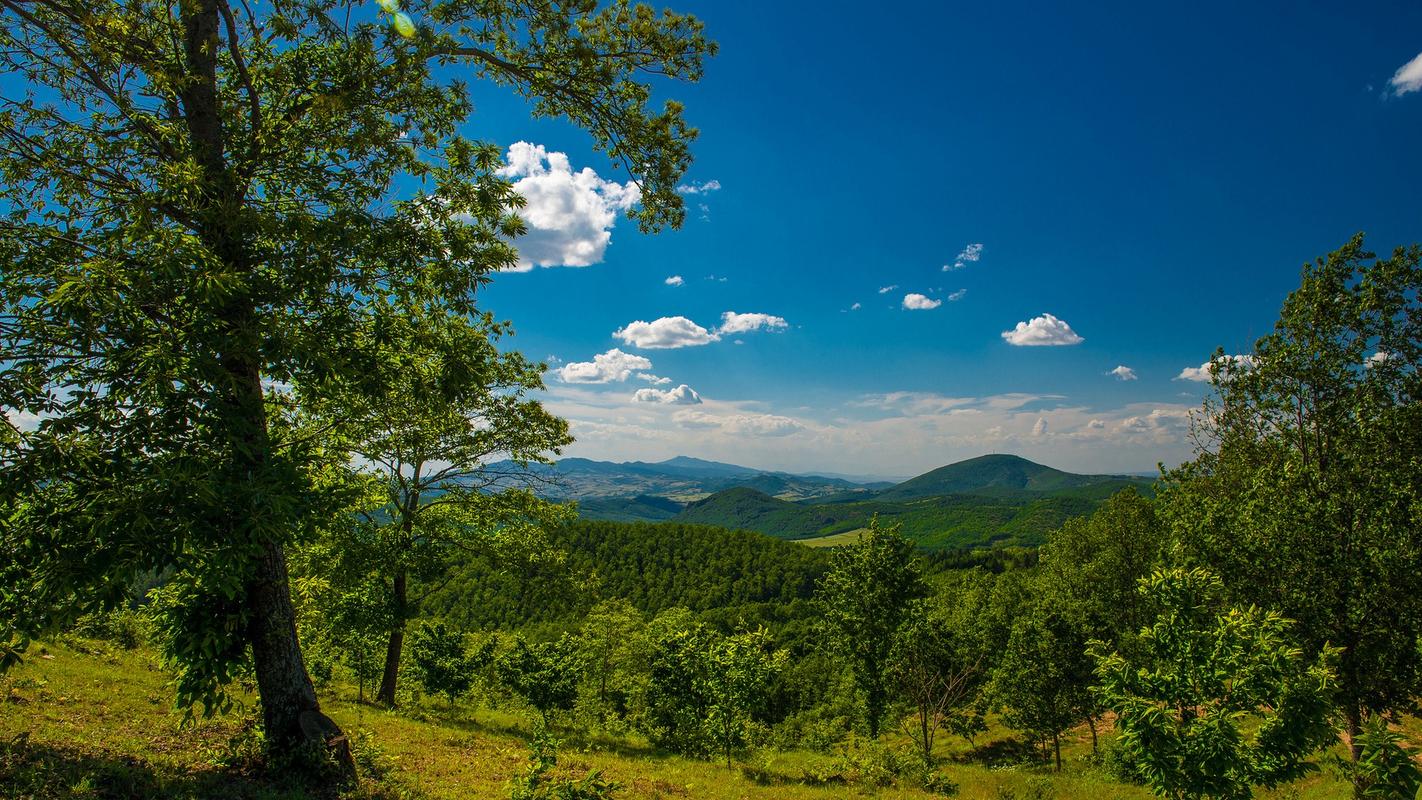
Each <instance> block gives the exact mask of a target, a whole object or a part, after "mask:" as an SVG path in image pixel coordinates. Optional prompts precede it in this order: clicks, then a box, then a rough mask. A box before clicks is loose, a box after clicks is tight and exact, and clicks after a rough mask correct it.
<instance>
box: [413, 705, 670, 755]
mask: <svg viewBox="0 0 1422 800" xmlns="http://www.w3.org/2000/svg"><path fill="white" fill-rule="evenodd" d="M391 713H395V714H399V715H402V716H404V717H405V718H406V719H409V720H412V721H415V722H422V723H425V724H427V725H436V726H439V727H441V728H450V729H453V730H458V731H463V732H464V733H483V734H491V735H496V736H506V737H509V738H513V739H518V740H520V741H524V742H527V741H528V740H530V739H531V738H532V737H533V727H534V722H533V719H532V717H530V718H529V719H527V720H511V721H509V722H503V723H501V722H495V721H483V720H480V719H477V718H475V717H473V716H468V715H465V714H461V713H459V712H455V713H451V714H448V715H445V714H440V713H437V712H434V711H433V710H432V709H428V708H421V709H417V710H405V711H395V712H391ZM551 732H552V734H553V735H554V736H555V737H556V738H557V739H558V740H559V741H560V742H561V747H562V749H563V750H564V751H565V752H567V753H569V754H573V753H575V752H576V751H579V750H593V751H596V752H601V753H611V754H613V755H617V756H622V757H624V758H645V759H652V760H664V759H670V758H676V757H677V754H676V753H673V752H670V751H666V750H661V749H659V748H657V747H656V746H654V745H651V744H648V743H645V742H639V741H629V740H628V739H627V738H625V737H623V736H621V735H619V734H615V733H608V732H604V731H591V732H589V731H586V730H583V729H581V728H579V727H578V726H577V725H575V724H569V723H566V722H561V721H559V720H558V719H556V718H555V719H554V720H553V721H552V729H551Z"/></svg>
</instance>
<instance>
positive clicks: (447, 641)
mask: <svg viewBox="0 0 1422 800" xmlns="http://www.w3.org/2000/svg"><path fill="white" fill-rule="evenodd" d="M410 651H411V655H412V656H413V659H414V667H415V676H416V677H417V679H418V680H419V681H420V685H421V686H423V687H424V689H425V691H427V692H429V693H430V694H442V695H444V696H445V697H447V698H449V704H450V705H451V706H452V705H454V701H455V699H456V698H458V697H460V696H461V695H463V694H464V693H465V692H467V691H469V687H471V686H473V685H474V676H475V674H476V672H477V671H478V669H479V666H480V665H479V664H478V663H476V661H475V659H473V658H471V657H470V655H469V652H468V649H467V648H466V647H465V646H464V636H463V634H460V633H458V632H456V631H451V630H450V629H448V628H446V627H445V625H444V623H442V622H437V623H433V624H431V623H425V624H424V625H421V626H420V627H419V629H418V630H417V631H416V632H415V637H414V641H412V642H411V643H410Z"/></svg>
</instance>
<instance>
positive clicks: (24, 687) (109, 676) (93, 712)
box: [0, 641, 1419, 800]
mask: <svg viewBox="0 0 1422 800" xmlns="http://www.w3.org/2000/svg"><path fill="white" fill-rule="evenodd" d="M41 653H43V655H41ZM169 681H170V676H169V675H168V674H167V673H165V672H164V671H163V669H162V668H161V666H160V665H159V663H158V661H157V659H156V658H155V657H154V655H153V654H152V653H150V652H148V651H146V650H142V649H139V650H118V649H113V648H112V647H111V646H108V645H103V644H97V643H90V642H84V641H70V642H69V643H68V644H66V645H56V644H52V643H51V644H48V645H47V646H45V647H43V648H38V649H36V650H35V651H33V656H32V657H31V658H30V659H29V660H28V661H27V663H25V664H23V665H21V666H19V667H18V668H16V669H15V670H13V671H12V672H10V673H9V674H7V675H5V676H2V677H0V697H4V698H6V702H5V713H3V714H0V797H5V798H15V800H60V799H61V798H66V799H67V798H78V799H87V800H100V799H108V798H115V799H117V798H134V799H135V800H136V799H137V798H145V799H146V800H149V799H151V800H198V799H199V798H203V799H205V800H206V799H211V800H307V796H306V795H305V794H302V793H300V792H298V791H295V790H293V789H291V788H289V787H283V786H281V785H279V784H274V783H273V782H272V781H270V780H267V779H263V778H260V777H258V774H259V773H258V772H257V770H256V769H255V767H256V764H255V762H254V754H255V753H256V752H257V750H256V744H257V741H256V739H255V738H254V737H253V735H252V733H251V729H250V723H249V722H248V717H247V716H246V715H245V714H244V713H243V712H241V711H240V710H239V711H238V712H235V713H233V714H230V715H219V716H217V717H215V718H213V719H211V720H205V721H198V722H196V723H193V724H191V725H188V726H184V725H183V724H182V715H181V714H180V713H178V712H176V711H174V710H173V709H172V706H171V699H172V694H171V688H170V683H169ZM351 695H352V693H351V691H350V687H347V686H344V685H333V686H328V687H326V688H325V689H324V690H323V691H322V704H323V707H324V708H325V709H326V710H327V711H328V712H329V713H330V714H331V716H332V717H333V718H334V719H335V720H336V721H337V722H338V723H339V724H340V725H341V726H342V728H343V729H344V730H345V731H346V732H347V733H348V734H349V735H350V736H351V738H352V743H353V749H354V750H355V753H356V756H357V763H358V765H359V767H360V771H361V773H362V780H363V781H364V785H363V787H362V789H361V791H360V793H359V794H357V795H354V797H360V798H369V799H370V800H396V798H401V800H456V799H458V800H465V798H481V799H483V798H500V797H507V796H508V790H507V785H508V783H509V781H510V780H511V779H512V778H514V777H515V776H516V775H518V774H519V773H520V772H521V771H522V770H523V769H524V767H525V764H526V754H527V750H526V747H525V741H526V739H527V735H528V724H529V723H528V719H529V715H528V714H527V713H526V712H523V711H521V710H520V709H517V708H491V707H488V706H487V705H485V704H483V703H479V702H474V701H470V702H467V703H465V702H461V703H459V704H456V705H455V706H452V707H450V706H446V704H445V703H444V701H442V700H441V701H438V702H429V701H427V700H417V701H415V702H413V703H412V704H411V705H410V706H408V707H407V708H405V709H404V710H403V711H401V712H399V713H396V712H388V711H384V710H380V709H376V708H373V707H370V706H365V705H360V704H357V703H355V702H354V701H353V700H352V696H351ZM252 700H253V698H251V697H250V696H244V703H245V704H246V705H248V706H249V707H250V704H251V702H252ZM1407 732H1408V734H1409V735H1410V736H1411V738H1412V739H1413V740H1414V741H1416V740H1417V739H1418V734H1419V730H1418V726H1417V723H1416V721H1415V720H1411V719H1409V720H1408V728H1407ZM560 735H564V736H565V738H564V742H563V747H562V750H561V755H560V760H559V765H558V767H557V771H558V773H559V774H561V775H566V776H569V777H579V776H581V775H583V774H586V773H587V771H589V770H594V769H596V770H601V771H602V772H603V773H604V775H605V776H606V777H608V778H611V779H612V780H614V781H616V782H618V783H619V784H621V785H622V787H623V788H622V789H621V791H619V792H618V793H617V795H616V796H617V797H618V798H620V800H673V798H677V799H680V798H704V799H705V800H831V799H832V798H843V797H848V796H854V797H868V798H881V799H882V800H926V798H929V797H931V796H932V795H929V794H927V793H925V792H923V791H921V790H918V789H916V788H912V787H909V786H896V785H892V783H891V785H885V786H876V785H874V782H873V781H872V780H869V778H871V777H872V776H873V775H875V774H877V773H876V772H875V770H874V769H873V766H872V760H871V759H869V758H868V756H869V754H871V753H874V752H878V751H871V750H863V749H848V746H841V747H839V748H837V749H835V750H834V751H832V752H826V753H817V752H805V751H795V752H777V753H774V754H768V753H767V754H763V755H753V756H751V757H750V758H749V759H747V760H746V761H743V762H739V763H737V764H736V765H735V766H733V767H731V768H729V769H728V768H726V767H725V766H723V765H718V764H712V763H707V762H704V761H697V760H693V759H686V758H680V757H676V756H670V755H666V754H662V753H657V752H655V751H653V750H651V749H649V748H648V746H647V745H646V743H645V742H643V741H639V740H637V739H635V738H625V737H618V736H614V735H611V734H599V735H597V736H594V737H592V738H591V739H586V740H577V739H572V738H569V737H570V735H567V734H560ZM978 743H979V745H980V747H979V748H978V749H976V750H972V749H970V748H969V747H968V746H967V745H966V744H965V743H964V742H963V741H962V740H961V739H954V738H952V737H949V736H946V735H945V736H943V737H942V739H941V746H940V748H939V750H940V756H941V757H942V758H943V759H944V760H945V762H944V764H943V766H942V767H941V771H942V772H943V773H944V774H945V775H947V776H948V777H949V778H950V779H951V780H953V781H954V782H956V783H957V784H958V785H959V787H960V788H959V793H958V795H957V796H958V797H961V798H964V800H1004V799H1005V798H1053V800H1103V798H1111V800H1145V798H1148V797H1150V794H1149V793H1148V792H1146V791H1144V790H1143V789H1141V788H1140V787H1136V786H1129V785H1124V784H1120V783H1117V782H1114V781H1113V780H1112V779H1111V778H1110V777H1109V776H1108V775H1107V774H1105V773H1104V772H1103V771H1102V770H1101V769H1100V768H1099V767H1094V766H1092V759H1091V758H1090V749H1091V748H1090V738H1089V734H1088V732H1087V730H1086V729H1085V728H1081V729H1078V730H1075V731H1072V732H1071V733H1070V734H1069V736H1068V737H1067V739H1066V742H1065V754H1066V768H1065V770H1064V771H1063V772H1061V773H1053V772H1051V771H1050V769H1049V768H1047V767H1045V766H1039V765H1030V766H1029V765H1024V764H1023V763H1021V758H1022V754H1023V753H1024V749H1023V746H1022V745H1021V743H1019V742H1017V741H1016V740H1014V739H1011V738H1010V737H1008V736H1007V733H1006V732H1005V731H1004V730H1003V729H1001V728H1000V727H998V726H996V725H993V726H992V727H991V729H990V730H989V731H988V732H987V733H986V734H983V735H981V736H980V737H979V738H978ZM886 745H887V749H888V751H890V752H894V751H901V750H903V749H904V748H905V746H906V745H907V741H906V740H904V739H903V738H902V735H901V734H899V733H890V734H888V735H886ZM1322 758H1323V757H1320V760H1322ZM885 780H890V779H888V778H885ZM1349 796H1351V792H1350V789H1349V787H1348V786H1347V785H1346V784H1344V783H1342V782H1341V781H1339V780H1338V779H1337V778H1336V777H1335V776H1334V775H1333V774H1332V773H1331V771H1329V770H1327V769H1325V770H1324V771H1322V772H1320V773H1318V774H1315V775H1313V776H1310V777H1308V778H1305V779H1304V780H1302V781H1299V782H1296V783H1294V784H1291V785H1288V786H1285V787H1282V788H1281V789H1279V790H1277V791H1273V792H1261V793H1259V794H1258V795H1257V797H1260V798H1265V799H1266V800H1285V798H1290V799H1291V800H1344V798H1347V797H1349Z"/></svg>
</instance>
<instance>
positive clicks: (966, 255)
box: [943, 242, 983, 272]
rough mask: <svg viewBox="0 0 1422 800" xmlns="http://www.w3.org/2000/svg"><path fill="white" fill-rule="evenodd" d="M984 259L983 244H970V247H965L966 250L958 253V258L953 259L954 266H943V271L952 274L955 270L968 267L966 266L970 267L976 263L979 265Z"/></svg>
mask: <svg viewBox="0 0 1422 800" xmlns="http://www.w3.org/2000/svg"><path fill="white" fill-rule="evenodd" d="M982 257H983V246H982V243H981V242H974V243H973V244H970V245H968V246H967V247H964V248H963V249H962V251H961V252H959V253H958V256H957V257H956V258H954V259H953V263H952V264H944V265H943V271H944V272H952V271H953V270H955V269H962V268H963V267H966V266H968V265H969V264H975V263H977V262H978V260H979V259H981V258H982Z"/></svg>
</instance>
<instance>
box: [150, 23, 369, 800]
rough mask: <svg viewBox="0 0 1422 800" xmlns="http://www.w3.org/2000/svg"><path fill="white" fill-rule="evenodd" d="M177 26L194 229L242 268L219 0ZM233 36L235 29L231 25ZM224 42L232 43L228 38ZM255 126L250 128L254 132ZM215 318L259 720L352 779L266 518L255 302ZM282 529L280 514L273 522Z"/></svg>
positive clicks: (248, 267)
mask: <svg viewBox="0 0 1422 800" xmlns="http://www.w3.org/2000/svg"><path fill="white" fill-rule="evenodd" d="M177 8H178V13H179V16H180V17H181V21H182V25H183V42H182V44H183V60H184V62H185V63H184V65H183V67H184V68H183V73H184V74H183V76H182V77H183V78H184V80H183V81H180V82H178V84H177V85H178V90H177V91H178V94H179V98H180V100H181V105H182V113H183V122H184V123H185V125H186V127H187V132H188V139H189V142H190V143H191V146H192V156H193V160H194V161H195V162H196V164H197V166H198V168H199V169H200V170H201V172H202V198H201V202H200V208H199V214H198V218H199V225H198V227H199V231H198V233H199V236H200V237H201V239H202V241H203V243H204V244H205V245H206V246H207V247H208V248H209V249H210V250H211V252H212V253H214V254H215V255H217V256H218V257H219V258H221V259H222V261H223V262H225V264H226V265H227V266H229V267H231V268H232V269H233V270H234V271H236V272H237V273H239V274H242V275H249V274H250V273H251V272H252V271H253V270H252V260H251V258H250V253H249V252H248V250H247V248H246V245H245V242H244V237H243V234H242V231H241V230H240V229H239V228H238V227H237V226H238V225H240V221H239V220H240V216H239V215H237V214H235V213H234V210H235V209H236V208H237V207H239V206H240V205H241V203H242V197H243V191H244V190H243V189H242V187H240V186H239V185H238V181H237V180H236V177H235V175H234V174H233V172H232V171H231V170H230V169H229V165H228V163H227V159H226V145H227V134H226V131H225V129H224V117H223V114H222V110H221V106H220V102H219V96H220V92H219V84H218V80H217V72H218V67H219V60H218V59H219V53H220V52H221V50H222V48H221V42H220V39H219V33H218V31H219V28H220V22H219V19H220V9H219V7H218V3H217V0H194V2H190V3H188V2H185V3H180V4H178V7H177ZM229 35H233V36H235V35H236V34H235V32H229ZM228 44H230V45H231V46H232V47H234V48H235V47H237V46H238V43H236V42H229V43H228ZM253 133H254V135H255V132H253ZM219 318H220V319H221V322H222V327H223V330H222V333H223V336H224V339H225V341H223V342H222V344H221V345H219V347H218V352H219V353H220V356H219V362H220V372H219V374H218V375H216V376H214V377H215V378H216V380H215V392H216V396H217V397H216V401H217V410H218V417H219V419H220V420H221V422H222V423H223V424H224V425H225V426H226V431H225V433H226V435H227V437H228V441H229V444H230V445H231V447H232V463H231V465H230V468H231V470H232V471H231V475H230V476H229V479H230V480H231V484H230V487H231V489H232V495H233V496H232V497H230V498H224V499H225V500H227V501H228V502H230V503H231V511H230V514H229V517H228V520H227V525H228V526H229V527H230V535H232V536H233V538H234V539H235V540H236V541H239V542H241V541H251V543H252V544H254V545H256V546H257V547H258V548H259V549H258V553H257V555H256V556H255V558H254V559H253V561H252V563H251V564H246V565H240V566H239V568H240V567H246V570H245V572H246V574H247V576H248V577H247V583H246V586H245V587H244V588H245V590H246V597H245V603H246V606H247V612H248V621H247V631H246V633H247V638H248V640H249V642H250V644H251V646H252V667H253V671H254V672H255V673H256V676H257V691H258V693H259V695H260V696H261V701H262V726H263V732H264V733H265V735H266V740H267V749H268V752H270V753H272V754H275V755H279V756H281V755H288V754H290V755H297V754H298V753H301V752H303V751H307V750H315V751H316V752H322V751H323V750H324V755H329V756H332V757H334V760H335V762H336V766H337V774H336V775H334V776H330V775H329V774H328V775H324V776H323V777H322V779H323V780H330V779H331V778H332V777H334V779H335V781H336V782H338V783H354V782H355V777H356V773H355V762H354V760H352V758H351V752H350V745H349V742H347V740H346V737H345V736H344V735H343V734H342V733H341V729H340V728H338V727H337V726H336V724H335V723H334V722H332V721H331V719H330V718H329V717H327V716H326V715H325V714H322V713H321V708H320V704H319V703H317V701H316V691H315V689H314V688H313V687H312V685H311V678H310V676H309V675H307V673H306V662H305V661H304V660H303V659H302V657H301V643H300V642H299V641H298V640H297V636H296V610H295V608H294V607H293V606H292V603H291V587H290V585H289V582H288V576H287V570H286V554H285V553H284V552H282V548H281V543H280V541H279V540H278V539H276V538H273V536H272V535H271V534H270V533H269V532H268V531H266V530H264V528H267V527H269V525H268V524H267V523H266V519H265V516H266V515H267V514H268V513H269V510H268V507H267V501H266V499H265V497H264V495H265V493H266V486H265V483H266V482H267V480H268V479H269V475H268V470H269V469H270V467H271V460H270V454H271V440H270V438H269V432H268V429H267V411H266V405H265V397H264V396H263V390H262V376H261V361H260V359H259V357H258V353H259V352H260V343H261V331H260V330H259V325H258V324H257V312H256V303H255V301H254V300H253V299H252V298H250V297H240V296H239V297H234V298H232V299H231V301H230V302H229V303H228V304H227V305H226V306H225V307H224V308H223V309H221V312H220V314H219ZM270 527H274V528H277V529H281V527H282V524H281V522H280V521H278V522H277V523H276V525H272V526H270Z"/></svg>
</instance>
